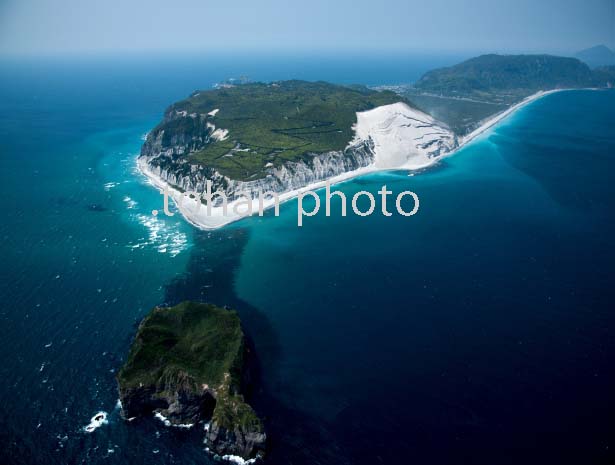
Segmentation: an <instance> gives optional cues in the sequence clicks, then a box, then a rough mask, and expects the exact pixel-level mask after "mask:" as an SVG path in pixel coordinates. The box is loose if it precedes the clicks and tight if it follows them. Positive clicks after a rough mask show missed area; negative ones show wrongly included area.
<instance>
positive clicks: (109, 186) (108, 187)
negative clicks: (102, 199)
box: [103, 182, 120, 192]
mask: <svg viewBox="0 0 615 465" xmlns="http://www.w3.org/2000/svg"><path fill="white" fill-rule="evenodd" d="M119 185H120V183H119V182H106V183H105V184H103V188H104V189H105V191H107V192H109V191H110V190H111V189H113V188H114V187H116V186H119Z"/></svg>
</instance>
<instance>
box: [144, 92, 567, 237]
mask: <svg viewBox="0 0 615 465" xmlns="http://www.w3.org/2000/svg"><path fill="white" fill-rule="evenodd" d="M565 90H569V89H553V90H548V91H539V92H536V93H535V94H532V95H530V96H528V97H526V98H525V99H523V100H522V101H520V102H518V103H516V104H515V105H513V106H511V107H510V108H508V109H506V110H504V111H503V112H501V113H498V114H496V115H495V116H493V117H490V118H488V119H487V120H485V121H484V122H483V123H482V124H481V125H480V126H479V127H478V128H477V129H475V130H474V131H472V132H471V133H470V134H468V135H466V136H464V137H462V138H461V139H460V142H459V145H458V146H457V147H456V148H455V149H454V150H451V151H450V152H448V153H445V154H443V155H441V156H438V157H434V158H431V159H428V160H426V161H425V162H423V163H405V164H403V165H400V166H396V167H386V168H382V167H378V166H376V164H375V163H372V164H370V165H369V166H366V167H364V168H360V169H358V170H353V171H348V172H346V173H342V174H340V175H337V176H333V177H332V178H329V179H326V180H323V181H318V182H315V183H312V184H308V185H306V186H304V187H301V188H299V189H294V190H291V191H287V192H283V193H281V194H279V203H280V204H281V203H284V202H286V201H289V200H292V199H293V198H295V197H297V196H298V195H299V194H301V193H304V192H306V191H317V190H320V189H323V188H324V187H325V186H326V183H327V182H329V183H330V185H331V186H333V185H336V184H340V183H343V182H346V181H349V180H351V179H354V178H356V177H360V176H364V175H366V174H372V173H377V172H382V171H397V170H409V171H414V170H419V169H424V168H427V167H429V166H432V165H434V164H436V163H437V162H438V161H439V160H441V159H443V158H445V157H450V156H452V155H454V154H455V153H457V152H458V151H459V150H461V149H462V148H464V147H465V146H466V145H468V144H469V143H470V142H472V141H473V140H474V139H476V138H477V137H479V136H480V135H482V134H483V133H485V132H486V131H487V130H489V129H491V128H492V127H493V126H495V125H496V124H497V123H499V122H500V121H502V120H504V119H505V118H507V117H508V116H510V115H512V114H513V113H515V112H516V111H517V110H519V109H521V108H523V107H525V106H526V105H528V104H530V103H532V102H535V101H536V100H538V99H540V98H542V97H545V96H547V95H550V94H553V93H556V92H561V91H565ZM136 161H137V163H136V164H137V169H138V171H139V172H140V173H141V174H142V175H143V176H144V177H145V178H146V179H147V181H148V182H149V184H151V185H153V186H154V187H156V188H157V189H159V190H161V192H162V191H163V190H164V189H165V188H166V189H167V191H168V193H169V197H170V198H171V199H172V200H173V203H174V204H175V206H176V208H177V210H178V211H179V213H180V214H181V215H182V217H183V218H184V219H185V220H186V221H187V222H188V223H190V224H191V225H193V226H194V227H196V228H199V229H202V230H206V231H207V230H215V229H219V228H221V227H223V226H226V225H228V224H230V223H233V222H235V221H238V220H241V219H242V218H245V217H247V216H254V215H256V214H257V213H258V199H253V200H252V212H253V213H252V215H240V214H236V213H234V207H236V206H237V205H238V204H239V203H241V205H245V204H246V202H245V201H242V202H239V201H232V202H228V208H227V215H224V213H223V209H222V207H212V209H211V215H207V214H206V209H205V208H204V207H203V206H202V205H199V204H198V203H197V201H196V200H195V199H190V198H187V197H185V196H184V194H183V193H182V192H180V191H178V190H177V189H175V188H173V187H172V186H170V185H169V184H168V183H166V182H165V181H163V180H162V179H161V178H160V177H158V176H157V175H156V174H154V173H152V172H151V170H149V168H148V166H147V163H145V160H143V159H140V158H139V156H137V159H136ZM180 199H181V200H180ZM274 204H275V203H274V201H273V199H266V200H265V201H264V203H263V205H264V210H267V209H269V208H271V207H273V206H274Z"/></svg>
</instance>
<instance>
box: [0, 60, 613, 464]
mask: <svg viewBox="0 0 615 465" xmlns="http://www.w3.org/2000/svg"><path fill="white" fill-rule="evenodd" d="M308 61H309V60H308ZM173 63H174V65H175V67H171V66H168V63H167V65H164V64H163V62H155V61H152V62H147V63H145V62H144V63H136V64H133V65H132V66H129V65H128V64H127V63H116V64H115V65H111V64H107V65H106V66H101V65H94V64H91V63H90V64H89V65H87V66H86V65H85V64H83V63H82V64H72V65H71V66H72V68H70V67H68V65H66V64H64V65H63V66H58V65H57V64H50V63H47V64H38V65H28V66H25V65H23V64H22V65H19V66H18V65H15V64H14V65H11V66H12V67H11V66H7V67H4V68H2V75H1V76H0V77H1V79H2V84H3V85H2V86H0V89H2V92H1V97H2V102H3V105H2V106H1V107H0V168H1V170H2V171H1V172H2V183H1V185H0V190H1V193H2V198H3V200H4V208H5V215H4V218H3V222H2V224H1V225H0V237H2V238H3V240H4V242H3V260H2V265H1V266H0V270H1V271H0V273H1V276H2V280H1V281H0V296H1V297H2V302H3V304H4V305H3V306H2V309H1V310H0V318H1V321H2V323H3V329H4V338H3V344H2V346H1V348H0V350H1V353H2V360H3V363H2V365H1V366H0V374H1V375H2V378H3V380H4V383H3V384H2V389H3V391H2V394H3V399H5V402H3V403H2V407H0V438H1V439H2V444H3V445H4V446H5V451H6V453H5V457H6V458H7V461H8V462H10V463H13V462H15V463H45V464H49V463H146V462H147V463H182V464H187V463H207V458H205V456H204V454H203V451H202V450H201V447H202V446H201V444H200V442H199V438H198V436H199V434H198V432H196V431H193V432H187V433H186V432H181V431H175V430H170V429H168V428H165V427H164V426H163V425H161V424H160V423H158V422H156V421H154V420H152V421H141V422H137V423H134V422H133V423H130V424H125V423H123V422H122V421H121V420H120V419H119V414H118V410H117V409H116V407H115V405H116V400H117V395H116V392H115V383H114V378H113V377H114V372H115V370H117V368H118V367H119V366H120V365H121V362H122V358H123V357H124V355H125V353H126V351H127V349H128V347H129V344H130V339H131V337H132V335H133V334H134V331H135V325H136V324H137V323H138V321H139V320H140V318H142V316H143V315H144V314H145V313H146V312H147V311H148V310H149V309H150V308H151V307H152V306H153V305H156V304H161V303H174V302H177V301H179V300H182V299H186V298H193V299H194V298H196V299H202V300H209V301H212V302H215V303H218V304H226V305H230V306H233V307H236V308H237V309H238V310H239V311H240V314H241V316H242V319H243V321H244V326H245V329H246V331H247V332H248V333H249V334H250V335H251V337H252V338H253V339H254V341H255V344H256V347H257V351H258V353H259V355H260V359H261V360H260V362H261V363H260V365H261V375H262V376H261V378H262V389H260V390H258V391H257V392H256V393H255V398H254V403H255V405H256V407H257V409H258V410H259V411H260V412H261V413H262V414H263V415H264V416H265V418H266V421H267V423H268V426H269V429H270V432H271V434H270V435H271V438H272V443H271V454H270V463H274V464H275V463H280V464H282V463H284V464H286V463H316V462H319V463H335V464H338V463H357V464H362V463H370V464H372V463H407V461H408V460H412V461H415V462H419V463H439V464H441V463H459V462H467V463H519V462H523V463H552V462H558V463H579V461H583V462H588V463H609V462H608V461H609V460H611V459H612V455H611V454H612V452H611V451H612V447H613V446H612V438H613V433H614V430H613V427H612V418H614V417H615V415H614V414H615V408H614V405H613V397H612V394H611V393H612V391H613V387H614V385H615V379H614V376H613V370H612V359H613V356H614V355H615V343H614V341H615V339H614V338H613V333H612V331H613V327H614V323H615V321H614V320H613V318H614V317H613V314H612V311H611V308H612V303H611V302H612V301H613V297H614V296H613V289H612V285H611V281H612V271H613V265H614V264H615V252H614V250H613V247H612V244H611V241H612V237H613V233H614V232H615V231H614V230H615V219H614V218H613V212H614V211H615V209H614V208H613V207H614V206H615V205H614V204H613V202H614V199H615V196H614V195H613V194H614V192H613V189H614V188H613V184H612V173H613V168H614V164H615V160H614V159H613V154H614V153H615V134H614V133H613V130H612V128H613V127H614V124H613V123H615V113H614V109H615V93H613V92H612V91H611V92H566V93H559V94H555V95H552V96H549V97H547V98H544V99H542V100H539V101H537V102H535V103H534V104H532V105H531V106H528V107H526V108H525V109H523V110H522V111H520V112H518V113H516V114H515V115H514V116H513V117H512V118H509V119H508V120H506V121H505V122H504V123H503V124H500V125H499V126H498V127H497V128H495V130H493V131H490V132H489V133H487V134H486V135H485V136H483V137H482V138H481V139H480V140H477V141H476V142H475V143H473V144H472V145H470V146H468V147H466V148H465V149H463V150H462V151H460V152H459V153H458V154H457V155H455V156H454V157H451V158H447V159H446V160H444V161H442V162H441V163H440V164H438V165H437V166H435V167H433V168H431V169H429V170H426V171H424V172H421V173H418V174H416V175H415V176H412V177H409V176H407V173H405V172H396V173H382V174H376V175H370V176H366V177H362V178H359V179H356V180H353V181H351V182H347V183H344V184H342V185H340V186H339V187H338V188H339V189H341V190H343V191H344V192H345V193H346V194H347V196H348V197H350V196H351V195H352V194H353V193H355V192H357V191H359V190H368V191H372V192H376V191H377V190H378V189H379V188H380V186H381V185H382V184H386V185H387V186H388V187H389V188H390V189H391V190H393V191H394V192H395V193H397V192H400V191H402V190H407V189H410V190H413V191H415V192H416V193H417V194H418V195H419V197H420V199H421V209H420V211H419V213H418V214H417V215H416V216H414V217H411V218H404V217H400V216H398V215H395V216H393V217H391V218H384V217H382V216H379V215H374V216H371V217H369V218H358V217H355V216H348V217H346V218H342V217H339V216H332V217H330V218H326V217H324V214H320V215H318V216H315V217H313V218H307V219H306V220H305V223H304V227H303V228H302V229H298V228H297V227H296V201H291V202H288V203H286V204H284V205H283V207H282V209H281V216H280V217H277V218H276V217H274V216H273V215H271V213H269V214H267V215H266V216H265V218H250V219H247V220H245V221H242V222H239V223H236V224H234V225H232V226H230V227H227V228H224V229H222V230H220V231H216V232H211V233H207V232H202V231H197V230H195V229H194V228H192V227H190V226H189V225H187V224H186V223H185V222H184V221H182V220H181V219H180V218H179V217H178V216H176V217H174V218H172V219H169V218H156V219H154V218H153V217H152V216H151V215H150V214H149V212H150V211H151V210H152V209H153V208H159V207H160V201H161V197H160V195H159V194H158V193H157V192H156V191H155V190H154V189H152V188H151V187H150V186H148V185H147V184H146V183H145V182H144V180H143V179H142V178H141V177H140V176H139V175H138V174H137V173H135V171H134V157H135V155H136V153H137V152H138V150H139V147H140V144H141V136H142V135H143V134H144V133H145V132H146V131H147V130H148V129H149V128H151V127H152V126H153V125H154V124H155V123H156V121H157V119H158V118H159V115H160V113H161V111H162V109H163V108H164V107H165V106H166V105H167V104H168V103H170V102H171V101H173V100H176V99H178V98H181V97H183V96H185V95H187V94H188V93H190V92H191V91H192V90H193V89H194V88H196V87H206V86H207V85H209V84H210V83H211V82H214V81H215V80H217V79H221V78H224V77H228V76H229V75H233V74H235V75H238V74H240V73H241V72H242V69H241V67H240V66H238V65H237V64H232V63H231V64H229V63H221V64H219V66H217V67H210V68H208V67H207V66H205V65H198V66H196V65H195V64H194V63H195V61H194V60H187V61H185V62H182V61H181V60H180V61H178V60H176V61H175V62H173ZM310 63H311V64H310V65H309V66H308V65H305V66H300V64H299V63H298V62H297V61H289V60H281V61H275V62H269V63H267V64H266V66H265V65H263V64H262V63H261V65H260V67H259V66H257V65H256V64H254V63H252V64H251V65H250V66H252V68H253V70H254V71H256V72H257V73H260V74H259V76H255V77H260V78H261V79H276V78H284V77H292V76H295V77H306V78H313V76H314V75H316V74H317V73H316V71H317V70H320V73H321V75H320V77H321V78H323V79H329V80H332V81H338V82H353V81H355V79H354V77H355V76H357V74H356V73H357V69H356V67H355V66H354V65H352V64H351V63H350V62H349V63H346V64H344V63H334V62H333V61H331V62H328V61H326V60H325V61H316V62H310ZM421 66H422V67H423V68H429V67H432V64H430V63H423V64H422V65H420V66H419V65H418V64H415V65H412V66H410V65H404V66H398V67H396V66H395V64H394V63H393V64H392V62H388V64H387V65H386V66H384V65H383V68H382V69H381V70H380V71H377V70H373V69H372V70H371V71H370V73H371V74H368V75H367V74H366V77H365V82H369V83H378V82H396V81H399V80H400V79H399V77H398V76H402V75H404V74H408V73H409V70H410V71H411V70H412V69H415V70H417V71H416V73H418V70H420V69H421ZM170 69H172V70H173V71H169V70H170ZM362 70H363V71H364V72H366V73H367V70H365V69H363V68H362ZM41 71H45V72H44V73H41ZM153 71H157V72H153ZM359 71H361V70H359ZM301 72H303V73H304V74H301ZM208 73H209V74H208ZM297 73H298V74H297ZM218 74H219V75H220V76H218ZM203 76H208V77H206V78H203ZM209 76H211V77H209ZM379 76H380V77H379ZM383 76H384V77H383ZM386 76H394V77H395V78H394V79H393V78H390V79H388V80H387V78H386ZM203 81H207V82H206V84H204V85H202V84H201V83H202V82H203ZM580 115H583V117H582V118H580V117H579V116H580ZM99 410H103V411H106V412H108V414H109V423H108V424H106V425H103V426H101V427H100V428H99V429H97V430H96V431H95V432H94V433H92V434H87V433H85V432H84V431H83V427H84V426H85V425H86V424H88V422H89V420H90V417H91V416H93V415H94V414H95V413H96V412H97V411H99Z"/></svg>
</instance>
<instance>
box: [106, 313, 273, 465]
mask: <svg viewBox="0 0 615 465" xmlns="http://www.w3.org/2000/svg"><path fill="white" fill-rule="evenodd" d="M247 351H248V349H247V347H246V340H245V337H244V334H243V331H242V329H241V324H240V320H239V317H238V316H237V313H236V312H234V311H232V310H226V309H224V308H220V307H216V306H214V305H209V304H202V303H195V302H183V303H181V304H179V305H176V306H174V307H169V308H162V307H157V308H155V309H154V310H153V311H152V312H151V313H150V314H149V315H148V316H147V317H146V318H145V319H144V320H143V322H142V323H141V324H140V325H139V329H138V331H137V334H136V336H135V340H134V343H133V345H132V348H131V350H130V353H129V356H128V359H127V361H126V363H125V365H124V366H123V367H122V369H121V370H120V371H119V373H118V375H117V380H118V384H119V392H120V400H121V402H122V410H123V414H124V416H125V417H126V418H131V417H138V416H143V415H148V414H151V413H158V414H160V415H162V416H163V417H164V418H165V419H166V420H167V421H168V422H170V424H182V425H186V424H190V425H192V424H194V423H196V422H199V421H204V422H208V423H209V426H208V428H207V432H206V435H205V441H206V443H207V444H208V446H209V447H210V448H211V449H212V450H213V451H215V452H216V453H219V454H220V455H223V454H233V455H240V456H242V457H244V458H250V457H254V456H256V455H261V454H262V452H263V450H264V444H265V439H266V437H265V434H264V429H263V425H262V422H261V420H260V419H259V418H258V416H257V415H256V413H255V412H254V410H253V409H252V407H250V405H248V404H247V403H246V402H245V400H244V397H243V394H242V386H243V385H244V384H245V379H246V372H247V370H248V367H247V366H246V363H247V361H246V355H247Z"/></svg>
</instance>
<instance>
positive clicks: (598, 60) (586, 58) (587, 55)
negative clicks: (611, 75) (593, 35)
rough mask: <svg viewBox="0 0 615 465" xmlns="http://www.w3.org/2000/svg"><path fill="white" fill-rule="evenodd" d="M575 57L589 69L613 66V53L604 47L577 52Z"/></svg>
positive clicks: (614, 59) (599, 46)
mask: <svg viewBox="0 0 615 465" xmlns="http://www.w3.org/2000/svg"><path fill="white" fill-rule="evenodd" d="M575 57H576V58H578V59H579V60H581V61H582V62H584V63H587V65H588V66H589V67H590V68H598V67H601V66H613V65H615V52H613V50H611V49H610V48H608V47H607V46H606V45H596V46H595V47H590V48H586V49H585V50H581V51H580V52H578V53H577V54H576V55H575Z"/></svg>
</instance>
